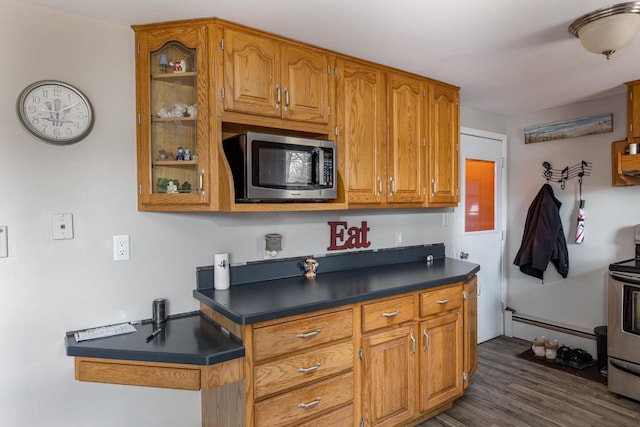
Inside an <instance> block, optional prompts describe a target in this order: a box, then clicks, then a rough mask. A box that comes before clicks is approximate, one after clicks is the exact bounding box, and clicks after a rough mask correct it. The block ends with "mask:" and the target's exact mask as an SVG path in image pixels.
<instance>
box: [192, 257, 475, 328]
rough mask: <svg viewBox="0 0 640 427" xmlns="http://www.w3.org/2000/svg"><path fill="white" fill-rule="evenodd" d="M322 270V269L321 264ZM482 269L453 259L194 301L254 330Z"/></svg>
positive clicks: (269, 284)
mask: <svg viewBox="0 0 640 427" xmlns="http://www.w3.org/2000/svg"><path fill="white" fill-rule="evenodd" d="M321 264H322V263H321ZM479 270H480V266H479V265H477V264H473V263H470V262H466V261H459V260H456V259H452V258H437V259H435V260H434V261H433V262H432V263H431V264H428V263H427V262H426V261H420V262H405V263H398V264H391V265H383V266H377V267H368V268H360V269H354V270H346V271H333V272H329V273H321V272H319V273H318V275H317V276H316V277H315V279H313V280H309V279H306V278H305V277H304V276H303V275H300V276H299V277H288V278H281V279H275V280H269V281H263V282H255V283H249V284H242V285H232V286H231V287H230V288H229V289H227V290H222V291H221V290H215V289H213V288H208V289H196V290H194V291H193V296H194V297H195V298H196V299H198V300H199V301H200V302H202V303H203V304H205V305H206V306H208V307H211V308H212V309H213V310H215V311H217V312H219V313H221V314H223V315H224V316H226V317H227V318H229V319H230V320H232V321H234V322H236V323H238V324H241V325H245V324H251V323H257V322H262V321H266V320H272V319H278V318H282V317H287V316H291V315H295V314H301V313H307V312H312V311H317V310H323V309H327V308H332V307H338V306H341V305H345V304H353V303H357V302H362V301H367V300H372V299H376V298H381V297H386V296H390V295H395V294H401V293H406V292H411V291H416V290H420V289H428V288H433V287H436V286H442V285H447V284H452V283H456V282H461V281H466V280H469V279H470V278H471V277H473V276H474V275H475V274H476V273H477V272H478V271H479Z"/></svg>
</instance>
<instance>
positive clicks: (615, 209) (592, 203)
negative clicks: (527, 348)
mask: <svg viewBox="0 0 640 427" xmlns="http://www.w3.org/2000/svg"><path fill="white" fill-rule="evenodd" d="M600 113H613V127H614V131H613V132H612V133H605V134H599V135H589V136H583V137H579V138H572V139H565V140H556V141H547V142H539V143H535V144H527V145H525V144H524V128H526V127H530V126H534V125H539V124H545V123H553V122H558V121H564V120H570V119H576V118H580V117H587V116H592V115H596V114H600ZM626 123H627V120H626V96H625V93H620V94H618V95H613V96H609V97H607V98H603V99H600V100H596V101H590V102H583V103H577V104H573V105H568V106H564V107H560V108H553V109H548V110H544V111H539V112H535V113H530V114H525V115H522V116H518V117H514V118H511V119H510V120H509V133H508V139H509V145H508V156H507V163H508V165H509V168H508V179H507V186H508V190H507V193H508V200H509V203H508V227H507V259H506V260H505V261H506V263H507V266H508V268H507V305H508V306H510V307H512V308H513V309H515V310H516V312H518V313H520V314H526V315H530V316H534V317H538V318H542V319H546V320H549V321H551V322H553V323H559V324H564V325H569V326H574V327H577V328H579V329H583V330H585V331H589V332H593V328H594V327H596V326H599V325H604V324H606V323H607V322H606V316H607V311H606V302H607V299H606V286H607V269H608V266H609V264H610V263H611V262H614V261H619V260H622V259H627V258H631V257H633V256H634V242H633V227H634V226H635V224H637V223H640V215H639V214H640V187H637V186H635V187H612V185H611V154H610V152H611V142H613V141H618V140H621V139H625V138H626ZM581 160H585V161H588V162H592V163H593V168H592V171H591V176H588V177H585V178H584V181H583V185H582V197H583V199H584V200H586V233H585V236H586V237H585V240H584V243H583V244H582V245H577V244H575V222H576V215H577V209H578V180H577V179H573V180H570V181H568V182H567V183H566V188H565V190H564V191H563V190H561V188H560V184H557V183H555V184H552V187H553V190H554V193H555V195H556V197H557V198H558V199H559V200H560V201H561V202H562V207H561V209H560V216H561V217H562V225H563V228H564V232H565V236H566V239H567V244H568V250H569V275H568V277H567V278H566V279H563V278H562V277H561V276H560V275H559V274H558V273H557V271H556V269H555V267H553V265H552V264H549V267H548V269H547V271H546V273H545V277H544V284H543V283H541V281H540V280H538V279H535V278H533V277H530V276H526V275H524V274H522V273H521V272H520V270H519V269H518V267H517V266H515V265H513V259H514V258H515V254H516V253H517V251H518V249H519V247H520V243H521V239H522V233H523V229H524V221H525V218H526V214H527V209H528V207H529V205H530V203H531V201H532V200H533V198H534V197H535V195H536V194H537V192H538V190H539V189H540V187H541V186H542V185H543V184H544V183H545V180H544V178H543V177H542V172H543V168H542V165H541V164H542V162H544V161H548V162H550V163H551V165H552V167H554V168H556V169H562V168H564V167H565V166H571V165H574V164H576V163H579V162H580V161H581Z"/></svg>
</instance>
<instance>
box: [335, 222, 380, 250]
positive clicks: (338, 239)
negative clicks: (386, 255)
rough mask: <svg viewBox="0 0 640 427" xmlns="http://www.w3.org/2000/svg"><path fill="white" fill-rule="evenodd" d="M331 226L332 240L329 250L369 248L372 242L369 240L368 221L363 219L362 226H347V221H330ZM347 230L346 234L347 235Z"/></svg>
mask: <svg viewBox="0 0 640 427" xmlns="http://www.w3.org/2000/svg"><path fill="white" fill-rule="evenodd" d="M328 224H329V227H331V240H330V245H329V247H328V248H327V250H328V251H338V250H341V249H356V248H358V249H359V248H368V247H369V246H371V242H370V241H369V240H367V231H369V230H370V229H369V227H368V226H367V221H362V222H361V223H360V227H347V222H346V221H329V222H328ZM345 231H346V235H345Z"/></svg>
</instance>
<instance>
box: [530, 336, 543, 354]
mask: <svg viewBox="0 0 640 427" xmlns="http://www.w3.org/2000/svg"><path fill="white" fill-rule="evenodd" d="M546 342H547V339H546V338H545V337H544V336H542V337H540V338H538V337H535V338H534V339H533V345H532V346H531V350H533V356H534V357H535V358H536V359H544V358H545V352H546V349H545V343H546Z"/></svg>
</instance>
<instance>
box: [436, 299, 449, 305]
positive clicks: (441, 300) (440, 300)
mask: <svg viewBox="0 0 640 427" xmlns="http://www.w3.org/2000/svg"><path fill="white" fill-rule="evenodd" d="M450 301H451V300H450V299H449V298H447V299H439V300H438V301H436V302H437V303H438V304H447V303H449V302H450Z"/></svg>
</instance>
